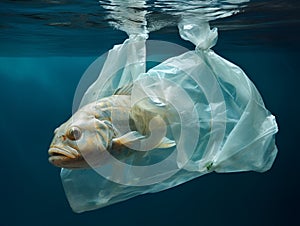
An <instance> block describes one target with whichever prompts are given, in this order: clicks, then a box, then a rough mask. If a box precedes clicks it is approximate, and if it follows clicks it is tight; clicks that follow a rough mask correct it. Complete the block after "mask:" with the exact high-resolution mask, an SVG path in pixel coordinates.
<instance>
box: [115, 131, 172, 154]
mask: <svg viewBox="0 0 300 226" xmlns="http://www.w3.org/2000/svg"><path fill="white" fill-rule="evenodd" d="M149 139H150V140H149ZM141 142H142V143H144V145H146V146H145V147H147V148H146V149H145V150H144V151H146V150H151V149H153V148H170V147H173V146H175V145H176V143H175V141H173V140H170V139H168V138H167V137H164V138H163V139H162V140H161V141H160V143H159V144H158V145H157V146H153V148H150V149H148V148H149V145H147V143H149V144H151V143H152V144H154V143H153V141H151V138H149V137H146V136H143V135H141V134H140V133H139V132H137V131H132V132H129V133H126V134H124V135H123V136H121V137H117V138H114V139H113V140H112V145H113V146H112V147H113V149H118V148H120V147H124V146H127V147H129V148H132V149H135V150H139V148H141V145H143V144H142V143H141ZM150 147H151V145H150Z"/></svg>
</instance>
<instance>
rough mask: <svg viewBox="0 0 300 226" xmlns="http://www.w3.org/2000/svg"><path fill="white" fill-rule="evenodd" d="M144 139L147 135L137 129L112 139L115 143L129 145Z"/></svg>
mask: <svg viewBox="0 0 300 226" xmlns="http://www.w3.org/2000/svg"><path fill="white" fill-rule="evenodd" d="M142 139H145V136H143V135H142V134H140V133H139V132H137V131H132V132H129V133H126V134H124V135H123V136H121V137H117V138H114V139H113V140H112V142H113V144H114V145H122V146H124V145H125V146H128V145H132V144H133V143H134V142H137V141H139V140H142Z"/></svg>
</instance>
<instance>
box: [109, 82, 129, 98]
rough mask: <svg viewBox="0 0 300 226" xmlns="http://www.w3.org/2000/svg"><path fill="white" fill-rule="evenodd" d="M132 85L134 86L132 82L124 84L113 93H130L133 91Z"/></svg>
mask: <svg viewBox="0 0 300 226" xmlns="http://www.w3.org/2000/svg"><path fill="white" fill-rule="evenodd" d="M132 87H133V84H132V83H131V84H127V85H124V86H122V87H120V88H118V89H116V91H115V92H114V93H113V95H130V94H131V92H132Z"/></svg>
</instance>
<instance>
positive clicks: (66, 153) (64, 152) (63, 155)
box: [48, 146, 79, 161]
mask: <svg viewBox="0 0 300 226" xmlns="http://www.w3.org/2000/svg"><path fill="white" fill-rule="evenodd" d="M48 154H49V155H50V157H49V160H50V161H51V160H54V159H76V158H78V156H79V154H78V152H77V151H76V150H75V149H74V148H70V150H68V149H65V148H60V147H57V146H52V147H50V149H49V151H48Z"/></svg>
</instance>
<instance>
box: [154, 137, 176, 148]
mask: <svg viewBox="0 0 300 226" xmlns="http://www.w3.org/2000/svg"><path fill="white" fill-rule="evenodd" d="M175 145H176V142H175V141H174V140H170V139H169V138H167V137H164V138H163V139H162V140H161V142H160V143H159V145H158V146H157V147H156V148H170V147H174V146H175Z"/></svg>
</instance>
